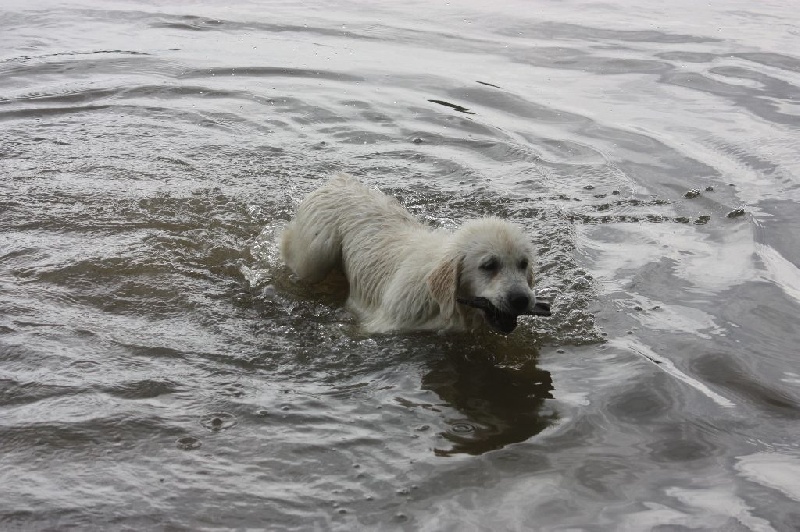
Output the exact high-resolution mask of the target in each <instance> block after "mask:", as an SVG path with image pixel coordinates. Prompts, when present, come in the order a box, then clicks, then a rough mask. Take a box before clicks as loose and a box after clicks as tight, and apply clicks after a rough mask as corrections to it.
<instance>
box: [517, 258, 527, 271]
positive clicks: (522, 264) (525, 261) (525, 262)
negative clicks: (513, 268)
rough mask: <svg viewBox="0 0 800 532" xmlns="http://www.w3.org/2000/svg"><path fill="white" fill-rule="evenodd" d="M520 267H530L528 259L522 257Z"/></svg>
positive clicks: (522, 268)
mask: <svg viewBox="0 0 800 532" xmlns="http://www.w3.org/2000/svg"><path fill="white" fill-rule="evenodd" d="M519 269H520V270H527V269H528V259H522V260H521V261H519Z"/></svg>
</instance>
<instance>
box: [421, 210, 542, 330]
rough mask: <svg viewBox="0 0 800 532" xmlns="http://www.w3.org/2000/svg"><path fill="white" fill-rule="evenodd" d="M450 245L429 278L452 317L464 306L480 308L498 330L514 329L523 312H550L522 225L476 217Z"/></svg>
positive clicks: (440, 303) (443, 307)
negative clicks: (540, 297) (538, 293)
mask: <svg viewBox="0 0 800 532" xmlns="http://www.w3.org/2000/svg"><path fill="white" fill-rule="evenodd" d="M450 246H451V247H450V249H449V250H448V254H447V257H446V258H445V259H444V260H443V262H442V263H441V264H440V265H439V266H438V267H437V268H436V269H435V270H434V272H433V273H432V274H431V275H430V277H429V278H428V285H429V287H430V289H431V293H432V294H433V296H434V299H436V301H437V303H438V304H439V307H440V308H441V310H442V313H443V314H445V316H446V317H447V315H452V314H453V313H456V312H458V310H457V309H458V308H459V307H458V306H459V305H461V306H462V307H469V308H473V309H477V311H478V312H479V313H480V314H481V315H482V316H483V318H484V319H485V320H486V323H488V324H489V326H490V327H491V328H492V329H494V330H496V331H498V332H500V333H503V334H508V333H510V332H511V331H513V330H514V329H515V328H516V327H517V317H518V316H520V315H523V314H539V315H546V316H549V315H550V307H549V305H547V304H546V303H544V302H541V301H540V302H537V301H536V297H535V296H534V293H533V264H532V256H533V248H532V246H531V244H530V242H529V241H528V240H527V238H525V235H524V234H523V233H522V230H521V229H520V228H519V227H517V226H516V225H513V224H510V223H508V222H506V221H504V220H500V219H497V218H483V219H480V220H473V221H470V222H467V223H466V224H464V225H463V226H462V227H461V228H460V229H459V230H458V231H457V232H456V233H455V234H454V235H453V238H452V241H451V242H450Z"/></svg>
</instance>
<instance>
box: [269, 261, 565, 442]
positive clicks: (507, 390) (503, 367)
mask: <svg viewBox="0 0 800 532" xmlns="http://www.w3.org/2000/svg"><path fill="white" fill-rule="evenodd" d="M287 279H288V276H287ZM287 279H284V280H283V281H284V282H282V283H279V286H280V287H281V288H282V289H284V290H285V291H286V292H289V293H291V292H296V294H295V295H296V297H297V300H299V301H314V302H316V303H317V304H321V305H323V306H325V307H326V308H332V309H333V308H341V307H343V305H344V301H345V299H346V297H347V281H346V279H345V278H344V277H343V276H342V275H340V274H337V273H334V274H332V275H331V276H329V277H328V278H327V279H326V280H325V281H324V282H323V283H320V284H317V285H315V286H314V287H313V288H307V287H302V286H300V285H295V284H292V283H289V282H287ZM304 319H305V320H309V319H310V320H313V319H314V316H313V315H310V316H307V317H305V318H304ZM520 328H521V329H525V328H526V327H525V326H521V327H520ZM354 334H355V336H359V334H358V333H355V332H354ZM378 337H379V338H380V335H379V336H378ZM384 339H385V340H384V341H387V342H388V343H389V344H392V345H394V346H395V349H397V348H398V344H395V341H397V340H398V339H400V342H399V345H400V346H405V347H401V348H399V349H397V352H398V353H403V352H405V353H406V354H407V351H405V350H406V349H408V348H409V347H410V346H409V342H410V343H411V344H414V345H415V346H414V347H413V348H411V349H412V350H414V351H417V349H418V348H419V346H420V345H421V344H418V343H417V342H418V341H421V342H422V345H425V346H426V347H427V348H429V349H431V350H432V353H431V355H432V356H431V358H427V356H426V359H427V360H426V361H425V362H424V364H425V368H424V370H423V371H424V373H423V377H422V382H421V385H420V386H421V388H422V389H423V390H430V391H432V392H434V393H436V395H438V396H439V397H440V398H441V400H442V403H444V405H443V406H447V407H450V408H453V409H455V410H456V411H458V413H459V414H460V415H459V416H458V417H456V418H453V417H452V416H450V417H448V418H445V419H444V420H443V422H444V424H445V425H446V426H447V428H446V430H444V431H443V432H441V436H442V437H443V438H444V439H445V440H447V442H448V443H449V445H450V448H448V449H438V448H437V449H435V453H436V454H437V455H439V456H451V455H456V454H464V453H466V454H472V455H479V454H482V453H485V452H488V451H492V450H495V449H500V448H502V447H505V446H506V445H510V444H513V443H518V442H522V441H525V440H527V439H529V438H531V437H532V436H535V435H536V434H538V433H540V432H541V431H543V430H544V429H545V428H547V427H549V426H551V425H552V424H553V423H555V421H556V418H557V416H556V414H555V413H553V412H552V411H549V410H548V409H547V408H545V405H544V403H545V401H546V400H547V399H552V395H551V391H552V390H553V380H552V378H551V376H550V373H549V372H548V371H546V370H543V369H541V368H539V367H538V366H537V364H536V359H537V358H538V356H537V355H538V353H537V351H536V349H535V347H534V346H533V345H531V344H532V343H535V334H534V333H533V332H532V331H530V330H525V331H522V330H518V331H515V332H514V333H513V334H512V336H509V337H507V338H501V337H499V336H498V335H496V334H493V333H461V334H455V333H454V334H447V335H444V336H439V335H438V334H436V333H418V334H415V333H406V334H403V333H398V334H397V335H388V336H386V337H384ZM433 353H436V354H435V355H434V354H433ZM403 356H406V355H403Z"/></svg>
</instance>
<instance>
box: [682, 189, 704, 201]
mask: <svg viewBox="0 0 800 532" xmlns="http://www.w3.org/2000/svg"><path fill="white" fill-rule="evenodd" d="M698 196H700V191H699V190H697V189H696V188H693V189H692V190H688V191H686V193H685V194H684V195H683V197H684V198H687V199H694V198H696V197H698Z"/></svg>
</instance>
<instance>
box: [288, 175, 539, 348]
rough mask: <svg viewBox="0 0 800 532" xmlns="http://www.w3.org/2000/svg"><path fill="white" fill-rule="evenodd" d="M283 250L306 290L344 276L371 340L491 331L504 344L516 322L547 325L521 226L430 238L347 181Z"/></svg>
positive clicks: (313, 198) (478, 224)
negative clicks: (528, 317)
mask: <svg viewBox="0 0 800 532" xmlns="http://www.w3.org/2000/svg"><path fill="white" fill-rule="evenodd" d="M280 247H281V255H282V256H283V260H284V261H285V263H286V265H287V266H288V267H289V268H290V269H291V270H292V271H293V272H294V273H295V275H296V276H297V277H298V278H299V279H300V280H302V281H305V282H309V283H315V282H318V281H322V280H323V279H324V278H325V277H327V275H328V274H329V273H330V272H331V271H332V270H333V269H335V268H339V269H341V270H342V271H343V272H344V274H345V276H346V277H347V281H348V283H349V286H350V292H349V296H348V300H347V302H348V307H349V308H351V309H352V310H353V311H354V312H355V313H356V314H357V315H358V317H359V318H360V320H361V322H362V324H363V327H364V329H365V330H366V331H368V332H388V331H393V330H410V329H437V330H438V329H454V330H464V329H470V328H472V327H474V326H476V325H479V324H481V323H488V324H489V326H490V327H491V328H492V329H494V330H496V331H498V332H501V333H503V334H508V333H510V332H511V331H513V330H514V328H515V327H516V326H517V317H518V316H519V315H522V314H537V315H544V316H549V315H550V307H549V305H548V304H547V303H546V302H541V301H540V302H537V301H536V298H535V296H534V293H533V291H532V287H533V269H532V266H533V265H532V260H531V254H532V249H531V245H530V243H529V242H528V241H527V239H526V238H525V236H524V235H523V233H522V231H521V230H520V229H519V228H518V227H517V226H515V225H512V224H510V223H508V222H506V221H503V220H500V219H498V218H483V219H479V220H472V221H469V222H467V223H465V224H464V225H463V226H462V227H461V228H460V229H459V230H457V231H456V232H454V233H450V232H447V231H444V230H436V229H432V228H429V227H426V226H424V225H422V224H420V223H419V222H418V221H417V220H415V219H414V218H413V217H412V216H411V214H410V213H409V212H408V211H407V210H405V209H404V208H403V207H402V206H401V205H400V204H399V203H398V202H397V200H395V199H394V198H390V197H389V196H386V195H384V194H382V193H381V192H379V191H377V190H373V189H370V188H367V187H365V186H364V185H362V184H361V183H359V182H358V181H356V180H355V179H354V178H352V177H350V176H347V175H343V174H340V175H337V176H336V177H334V178H333V179H332V180H330V181H329V182H328V183H326V184H325V185H323V186H322V187H320V188H319V189H317V190H315V191H314V192H312V193H311V194H309V195H308V197H306V198H305V199H304V200H303V201H302V203H301V204H300V206H299V207H298V209H297V214H296V216H295V218H294V220H292V221H291V222H289V224H288V226H287V227H286V229H285V231H284V232H283V234H282V236H281V245H280Z"/></svg>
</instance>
